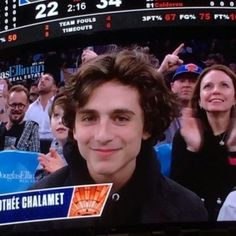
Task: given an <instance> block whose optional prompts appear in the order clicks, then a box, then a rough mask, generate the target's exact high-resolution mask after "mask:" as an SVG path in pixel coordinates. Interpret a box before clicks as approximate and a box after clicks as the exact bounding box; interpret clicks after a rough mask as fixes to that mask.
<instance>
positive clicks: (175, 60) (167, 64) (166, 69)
mask: <svg viewBox="0 0 236 236" xmlns="http://www.w3.org/2000/svg"><path fill="white" fill-rule="evenodd" d="M183 47H184V43H181V44H180V45H179V46H178V47H177V48H176V49H175V50H174V51H173V52H172V53H171V54H167V55H166V56H165V58H164V60H163V61H162V63H161V65H160V67H159V68H158V72H160V73H162V74H163V75H166V74H169V73H171V72H173V71H175V70H176V69H177V68H178V67H179V66H180V65H182V64H183V60H181V59H180V58H179V56H178V54H179V53H180V52H181V51H182V49H183Z"/></svg>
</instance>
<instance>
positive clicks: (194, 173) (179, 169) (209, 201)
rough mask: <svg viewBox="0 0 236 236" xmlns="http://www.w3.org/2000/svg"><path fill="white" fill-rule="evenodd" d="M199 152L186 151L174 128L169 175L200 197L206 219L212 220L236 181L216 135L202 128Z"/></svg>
mask: <svg viewBox="0 0 236 236" xmlns="http://www.w3.org/2000/svg"><path fill="white" fill-rule="evenodd" d="M203 137H204V144H203V146H202V148H201V150H200V151H199V152H196V153H195V152H190V151H188V150H187V148H186V142H185V140H184V139H183V137H182V136H181V134H180V131H177V133H176V135H175V137H174V141H173V145H172V158H173V159H172V166H171V173H170V177H171V178H172V179H173V180H175V181H176V182H178V183H180V184H181V185H183V186H185V187H186V188H188V189H190V190H192V191H193V192H195V193H196V194H197V195H198V196H200V197H201V198H203V199H204V202H205V206H206V207H207V209H208V212H209V217H210V220H216V218H217V215H218V211H219V208H220V207H221V204H222V203H223V201H224V200H225V197H226V196H227V194H228V193H229V192H230V191H231V190H232V188H233V187H234V186H235V183H236V166H232V165H230V164H229V162H228V151H227V149H226V147H225V146H224V145H223V146H222V145H220V144H219V142H220V137H219V136H214V135H213V133H212V131H211V130H208V131H205V133H204V135H203Z"/></svg>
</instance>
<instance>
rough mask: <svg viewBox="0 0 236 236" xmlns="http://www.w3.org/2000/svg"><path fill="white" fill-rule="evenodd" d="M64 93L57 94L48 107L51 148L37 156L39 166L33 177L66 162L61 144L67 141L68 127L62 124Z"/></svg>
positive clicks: (50, 171) (39, 177)
mask: <svg viewBox="0 0 236 236" xmlns="http://www.w3.org/2000/svg"><path fill="white" fill-rule="evenodd" d="M65 100H66V97H65V95H64V94H62V93H61V94H58V95H57V96H56V97H55V98H54V100H53V103H52V106H51V108H50V109H49V116H50V122H51V129H52V134H53V136H54V139H53V141H52V143H51V148H50V151H49V153H48V154H41V155H40V156H39V163H40V165H39V167H38V168H37V171H36V174H35V177H36V179H37V180H39V179H42V178H43V177H44V176H46V175H48V174H50V173H53V172H55V171H56V170H58V169H60V168H62V167H63V166H65V165H66V164H67V162H66V160H65V158H64V156H63V146H64V144H65V143H66V141H67V138H68V133H69V129H68V128H67V127H66V126H64V124H63V117H64V111H65Z"/></svg>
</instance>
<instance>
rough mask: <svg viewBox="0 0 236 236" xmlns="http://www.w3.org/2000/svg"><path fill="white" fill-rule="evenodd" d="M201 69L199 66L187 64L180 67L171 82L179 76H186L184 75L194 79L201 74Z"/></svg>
mask: <svg viewBox="0 0 236 236" xmlns="http://www.w3.org/2000/svg"><path fill="white" fill-rule="evenodd" d="M202 70H203V69H202V68H201V67H200V66H197V65H196V64H193V63H189V64H185V65H181V66H180V67H179V68H178V69H177V70H176V71H175V74H174V75H173V77H172V81H175V80H177V79H178V77H179V75H182V74H186V73H188V74H189V73H191V74H192V75H193V76H194V77H193V78H197V77H198V75H200V74H201V72H202Z"/></svg>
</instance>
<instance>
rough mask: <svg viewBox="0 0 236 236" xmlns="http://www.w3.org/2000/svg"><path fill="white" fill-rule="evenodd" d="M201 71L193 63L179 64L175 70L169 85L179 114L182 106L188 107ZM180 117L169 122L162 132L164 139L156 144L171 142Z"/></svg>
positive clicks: (178, 126)
mask: <svg viewBox="0 0 236 236" xmlns="http://www.w3.org/2000/svg"><path fill="white" fill-rule="evenodd" d="M201 72H202V68H201V67H199V66H197V65H196V64H193V63H189V64H185V65H181V66H179V67H178V69H177V70H176V71H175V74H174V75H173V77H172V81H171V83H170V86H171V90H172V92H173V93H174V94H176V96H177V99H178V101H179V110H180V114H181V110H182V109H183V108H185V107H190V101H191V99H192V95H193V91H194V88H195V84H196V82H197V78H198V76H199V75H200V73H201ZM180 119H181V117H177V118H175V119H174V120H173V121H172V122H171V124H170V126H169V127H168V129H167V130H166V131H165V133H164V135H165V139H164V140H163V141H161V142H159V143H158V145H160V144H163V143H172V142H173V138H174V135H175V132H176V131H177V130H178V129H179V128H180Z"/></svg>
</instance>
